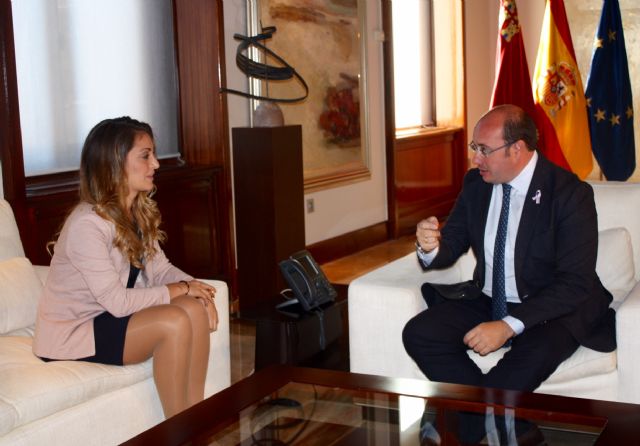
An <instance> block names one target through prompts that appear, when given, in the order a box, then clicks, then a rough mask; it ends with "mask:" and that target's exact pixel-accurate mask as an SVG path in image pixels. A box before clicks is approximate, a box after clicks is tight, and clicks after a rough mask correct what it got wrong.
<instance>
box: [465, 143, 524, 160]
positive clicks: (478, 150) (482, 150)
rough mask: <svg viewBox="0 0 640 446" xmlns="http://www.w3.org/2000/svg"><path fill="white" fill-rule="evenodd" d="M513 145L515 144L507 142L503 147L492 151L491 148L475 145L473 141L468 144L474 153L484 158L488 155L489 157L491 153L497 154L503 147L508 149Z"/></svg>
mask: <svg viewBox="0 0 640 446" xmlns="http://www.w3.org/2000/svg"><path fill="white" fill-rule="evenodd" d="M513 143H515V141H509V142H507V143H506V144H504V145H502V146H500V147H496V148H495V149H492V148H491V147H487V146H483V145H482V144H476V143H475V141H471V142H470V143H469V148H470V149H471V150H473V151H474V152H475V153H479V154H480V155H482V156H484V157H485V158H486V157H488V156H489V155H491V154H492V153H493V152H497V151H498V150H500V149H504V148H505V147H509V146H511V145H512V144H513Z"/></svg>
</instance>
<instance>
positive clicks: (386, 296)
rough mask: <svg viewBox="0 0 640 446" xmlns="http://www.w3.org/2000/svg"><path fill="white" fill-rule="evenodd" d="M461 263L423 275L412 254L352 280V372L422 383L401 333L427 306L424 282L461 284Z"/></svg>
mask: <svg viewBox="0 0 640 446" xmlns="http://www.w3.org/2000/svg"><path fill="white" fill-rule="evenodd" d="M465 257H466V256H465ZM461 260H462V259H461ZM466 260H468V259H465V260H464V261H466ZM461 265H462V263H461V262H460V261H459V262H457V263H456V264H455V265H453V266H451V267H450V268H447V269H443V270H437V271H435V270H434V271H428V272H426V273H425V272H423V271H422V269H421V268H420V266H419V265H418V261H417V259H416V255H415V254H414V253H411V254H409V255H407V256H405V257H402V258H400V259H398V260H395V261H393V262H391V263H389V264H387V265H385V266H383V267H381V268H378V269H376V270H374V271H371V272H370V273H368V274H365V275H364V276H361V277H359V278H357V279H356V280H354V281H353V282H351V284H350V285H349V356H350V369H351V371H352V372H356V373H368V374H374V375H383V376H394V377H403V378H421V379H425V377H424V375H423V374H422V373H421V372H420V370H419V369H418V367H417V366H416V365H415V363H414V362H413V360H412V359H411V358H410V357H409V355H407V353H406V351H405V349H404V346H403V345H402V330H403V329H404V326H405V324H406V323H407V321H408V320H409V319H411V318H412V317H413V316H415V315H416V314H418V313H419V312H420V311H422V310H424V309H425V308H426V303H425V302H424V299H423V298H422V293H421V292H420V287H421V286H422V284H423V283H424V282H429V281H430V282H439V283H455V282H459V281H461V280H462V275H463V267H462V266H461Z"/></svg>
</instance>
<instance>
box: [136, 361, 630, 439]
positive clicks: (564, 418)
mask: <svg viewBox="0 0 640 446" xmlns="http://www.w3.org/2000/svg"><path fill="white" fill-rule="evenodd" d="M500 439H501V440H500ZM509 439H511V441H512V442H511V444H547V445H567V446H571V445H623V444H640V406H638V405H634V404H623V403H613V402H607V401H597V400H586V399H578V398H566V397H559V396H553V395H543V394H534V393H522V392H513V391H501V390H495V389H484V388H478V387H470V386H461V385H453V384H441V383H429V382H426V381H420V380H410V379H394V378H385V377H379V376H371V375H361V374H354V373H348V372H339V371H331V370H320V369H305V368H297V367H290V366H272V367H268V368H266V369H263V370H260V371H259V372H256V373H255V374H254V375H252V376H250V377H249V378H247V379H245V380H243V381H241V382H239V383H236V384H234V385H233V386H231V387H229V388H228V389H225V390H223V391H222V392H220V393H218V394H216V395H214V396H212V397H211V398H208V399H207V400H205V401H203V402H202V403H200V404H197V405H196V406H194V407H192V408H190V409H188V410H186V411H184V412H182V413H180V414H178V415H176V416H175V417H172V418H170V419H168V420H166V421H164V422H162V423H160V424H159V425H157V426H155V427H153V428H152V429H150V430H148V431H146V432H144V433H142V434H140V435H139V436H137V437H135V438H133V439H131V440H129V441H128V442H126V443H124V444H125V445H128V446H132V445H143V444H144V445H148V444H153V445H183V444H189V445H222V446H227V445H234V446H235V445H243V446H245V445H246V446H249V445H319V446H320V445H322V446H325V445H360V444H363V445H403V446H404V445H407V446H408V445H421V444H438V442H440V443H439V444H444V445H449V444H451V445H457V444H509ZM545 442H546V443H545ZM634 442H635V443H634Z"/></svg>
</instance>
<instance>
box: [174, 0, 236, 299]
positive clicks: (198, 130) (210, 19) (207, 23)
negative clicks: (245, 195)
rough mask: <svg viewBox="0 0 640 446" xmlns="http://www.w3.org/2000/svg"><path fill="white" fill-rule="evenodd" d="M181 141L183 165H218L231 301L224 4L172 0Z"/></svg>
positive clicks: (223, 258)
mask: <svg viewBox="0 0 640 446" xmlns="http://www.w3.org/2000/svg"><path fill="white" fill-rule="evenodd" d="M173 7H174V29H175V39H176V60H177V64H178V85H179V91H178V96H179V107H180V113H179V116H180V122H179V127H180V143H181V149H182V156H183V158H184V160H185V161H186V162H187V165H209V166H220V167H222V170H221V172H219V173H217V174H216V177H215V178H216V180H215V181H216V184H217V186H216V197H215V205H216V207H217V209H216V212H218V213H219V218H218V219H217V220H216V221H217V224H218V225H219V226H218V227H216V228H215V231H216V233H217V234H219V237H220V239H219V245H218V246H217V249H219V256H220V257H221V259H220V261H221V262H223V264H224V275H225V280H226V281H227V282H228V285H229V287H230V292H231V295H232V298H234V297H237V291H236V290H237V278H236V274H235V246H234V242H233V240H234V236H233V228H234V222H233V211H232V206H233V202H232V191H231V178H232V175H231V155H230V148H229V142H228V141H229V132H228V117H227V101H226V97H225V95H224V94H221V93H220V91H219V90H220V88H221V87H222V86H224V85H225V84H226V79H225V72H226V69H225V62H224V61H225V53H224V14H223V2H222V0H174V3H173Z"/></svg>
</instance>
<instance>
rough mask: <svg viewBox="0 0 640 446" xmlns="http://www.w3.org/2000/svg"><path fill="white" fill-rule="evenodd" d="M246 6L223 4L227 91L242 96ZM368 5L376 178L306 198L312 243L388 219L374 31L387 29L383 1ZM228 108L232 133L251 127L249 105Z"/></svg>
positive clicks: (232, 103)
mask: <svg viewBox="0 0 640 446" xmlns="http://www.w3.org/2000/svg"><path fill="white" fill-rule="evenodd" d="M245 3H246V2H244V1H237V0H236V1H228V0H227V1H225V2H224V5H223V6H224V27H225V53H226V54H225V56H226V69H227V86H228V87H229V88H234V89H239V90H241V91H247V89H248V87H247V81H246V77H245V76H244V74H242V73H241V72H240V71H239V70H238V68H237V67H236V63H235V54H236V48H237V41H235V40H234V39H233V34H234V33H240V34H246V16H245V7H246V5H245ZM363 3H365V2H363ZM366 6H367V11H366V13H367V14H366V16H367V21H366V29H367V31H366V36H365V37H366V39H367V55H366V57H367V92H366V94H367V101H368V108H369V145H370V151H369V153H370V166H371V179H369V180H367V181H361V182H358V183H355V184H350V185H347V186H342V187H336V188H332V189H327V190H323V191H318V192H313V193H311V194H308V195H305V201H306V199H307V198H313V199H314V201H315V212H313V213H311V214H308V213H306V212H305V231H306V243H307V244H312V243H315V242H319V241H322V240H326V239H330V238H332V237H336V236H338V235H341V234H345V233H348V232H351V231H355V230H357V229H361V228H364V227H367V226H370V225H373V224H376V223H380V222H383V221H386V219H387V195H386V167H385V148H384V84H383V66H382V43H381V42H379V41H377V40H376V38H375V36H376V32H375V31H378V30H381V29H382V19H381V11H380V2H378V1H370V0H369V1H366ZM276 38H277V35H276ZM228 105H229V127H230V129H231V128H233V127H246V126H248V125H249V102H248V100H247V99H244V98H241V97H239V96H235V95H228ZM229 134H231V131H230V132H229ZM230 144H231V141H230Z"/></svg>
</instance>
